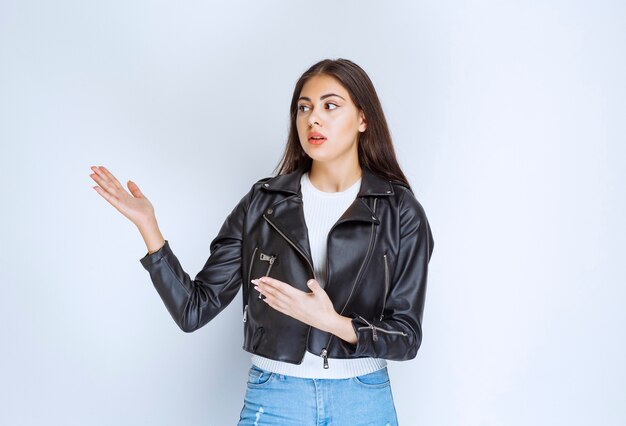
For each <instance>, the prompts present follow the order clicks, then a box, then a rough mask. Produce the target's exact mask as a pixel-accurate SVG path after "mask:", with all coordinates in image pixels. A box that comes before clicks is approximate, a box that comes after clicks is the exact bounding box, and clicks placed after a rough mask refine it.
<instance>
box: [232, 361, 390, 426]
mask: <svg viewBox="0 0 626 426" xmlns="http://www.w3.org/2000/svg"><path fill="white" fill-rule="evenodd" d="M397 424H398V419H397V417H396V409H395V406H394V403H393V396H392V393H391V383H390V382H389V375H388V374H387V367H385V368H382V369H380V370H378V371H375V372H373V373H369V374H364V375H362V376H357V377H352V378H349V379H306V378H301V377H293V376H286V375H283V374H277V373H272V372H270V371H266V370H263V369H261V368H259V367H257V366H256V365H252V367H251V368H250V370H249V372H248V388H247V390H246V396H245V400H244V405H243V408H242V409H241V415H240V418H239V423H238V424H237V425H238V426H248V425H254V426H261V425H281V426H344V425H345V426H369V425H371V426H397Z"/></svg>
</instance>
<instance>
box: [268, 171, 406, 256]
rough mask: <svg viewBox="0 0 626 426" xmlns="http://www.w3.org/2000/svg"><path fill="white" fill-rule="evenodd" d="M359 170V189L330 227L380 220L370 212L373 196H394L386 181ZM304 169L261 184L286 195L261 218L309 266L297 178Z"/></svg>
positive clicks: (308, 253) (306, 231)
mask: <svg viewBox="0 0 626 426" xmlns="http://www.w3.org/2000/svg"><path fill="white" fill-rule="evenodd" d="M361 170H362V178H361V187H360V188H359V192H358V194H357V196H356V198H355V200H354V201H353V202H352V204H351V205H350V206H349V207H348V208H347V209H346V211H345V212H344V213H343V214H342V215H341V217H340V218H339V219H338V220H337V222H336V223H335V224H334V225H333V227H332V228H331V230H332V229H333V228H334V227H335V226H337V225H339V224H340V223H344V222H352V221H356V222H366V223H376V224H379V223H380V221H379V220H378V218H377V217H376V215H375V214H374V212H373V200H374V198H375V197H380V196H390V195H393V193H394V191H393V186H392V185H391V183H390V182H389V181H386V180H385V179H382V178H380V177H378V176H377V175H375V174H373V173H372V172H371V171H370V170H369V169H367V168H365V167H362V168H361ZM306 171H307V169H305V168H300V169H297V170H295V171H293V172H291V173H287V174H284V175H279V176H275V177H273V178H271V179H269V180H267V181H266V182H265V183H264V185H263V189H264V190H266V191H271V192H283V193H285V195H286V196H285V198H283V199H281V200H279V201H278V202H276V203H274V204H273V205H272V207H271V208H270V209H268V210H266V211H265V213H264V217H265V219H266V220H267V221H268V222H270V224H271V225H273V226H274V227H275V228H277V230H279V231H280V232H281V233H282V234H284V235H283V236H284V237H285V238H287V239H288V240H289V241H290V242H291V243H292V244H294V245H295V246H296V248H297V249H299V250H300V251H301V252H302V253H303V255H304V256H305V257H306V258H307V259H308V261H309V262H310V264H311V265H312V263H313V262H312V259H311V249H310V245H309V238H308V229H307V227H306V223H305V219H304V209H303V203H302V192H301V190H300V178H301V177H302V174H303V173H305V172H306Z"/></svg>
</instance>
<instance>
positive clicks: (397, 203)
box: [140, 167, 434, 368]
mask: <svg viewBox="0 0 626 426" xmlns="http://www.w3.org/2000/svg"><path fill="white" fill-rule="evenodd" d="M304 172H306V170H305V169H302V168H301V169H298V170H296V171H294V172H291V173H288V174H284V175H279V176H275V177H266V178H263V179H260V180H259V181H257V182H255V183H254V184H253V185H252V188H251V189H250V190H249V191H248V193H247V194H245V195H244V196H243V198H242V199H241V200H240V201H239V203H238V204H237V205H236V206H235V208H234V209H233V210H232V212H231V213H230V214H229V215H228V217H227V218H226V220H225V221H224V223H223V225H222V227H221V229H220V230H219V232H218V234H217V236H216V237H215V238H214V239H213V241H211V243H210V247H209V248H210V254H209V257H208V259H207V261H206V263H205V265H204V267H203V268H202V270H201V271H200V272H198V274H197V275H196V276H195V278H194V279H193V280H192V279H191V278H190V276H189V275H188V274H187V273H186V272H185V271H184V270H183V268H182V267H181V264H180V262H179V261H178V259H177V257H176V256H175V255H174V253H173V251H172V249H171V247H170V245H169V241H167V240H166V241H165V245H164V246H163V247H161V248H160V249H159V250H158V251H156V252H154V253H152V254H146V255H145V256H144V257H143V258H141V259H140V261H141V264H142V265H143V267H144V268H145V269H146V270H147V271H148V272H149V273H150V277H151V280H152V282H153V284H154V286H155V288H156V290H157V292H158V293H159V296H160V297H161V299H162V300H163V302H164V304H165V306H166V307H167V309H168V311H169V313H170V314H171V316H172V318H173V319H174V321H175V322H176V324H178V326H179V327H180V328H181V329H182V330H183V331H185V332H192V331H194V330H197V329H199V328H200V327H202V326H204V325H205V324H207V323H208V322H209V321H211V320H212V319H213V318H214V317H215V316H216V315H217V314H218V313H220V312H221V311H222V310H223V309H224V308H225V307H226V306H228V304H229V303H230V302H231V301H232V300H233V299H234V298H235V296H236V295H237V293H238V292H239V290H240V289H242V300H241V309H242V327H243V336H244V339H243V346H242V347H243V349H244V350H246V351H248V352H251V353H255V354H258V355H261V356H264V357H267V358H271V359H275V360H279V361H285V362H290V363H294V364H299V363H300V362H301V361H302V358H303V357H304V353H305V351H306V350H307V349H308V350H309V351H310V352H312V353H314V354H318V355H320V356H323V357H324V358H325V359H326V358H329V359H331V368H332V358H358V357H375V358H385V359H389V360H396V361H401V360H408V359H412V358H414V357H415V356H416V354H417V350H418V349H419V347H420V344H421V341H422V316H423V311H424V299H425V296H426V281H427V275H428V263H429V261H430V257H431V255H432V251H433V245H434V241H433V237H432V234H431V229H430V225H429V223H428V220H427V218H426V214H425V212H424V209H423V208H422V205H421V204H420V203H419V202H418V200H417V199H416V198H415V196H414V194H413V192H412V191H411V190H410V189H409V188H408V187H406V186H404V185H402V184H400V183H396V182H391V181H387V180H385V179H382V178H380V177H379V176H377V175H375V174H373V173H372V172H371V171H370V170H369V169H367V168H364V167H362V180H361V187H360V189H359V192H358V194H357V196H356V199H355V200H354V202H353V203H352V204H351V205H350V206H349V207H348V209H347V210H346V211H345V212H344V213H343V215H342V216H341V217H340V218H339V219H338V220H337V222H336V223H335V224H334V225H333V226H332V228H331V230H330V231H329V234H328V244H327V247H328V253H327V259H328V265H327V277H326V281H325V282H326V285H325V288H324V290H325V291H326V292H327V293H328V296H329V298H330V300H331V301H332V302H333V305H334V307H335V310H336V311H337V312H338V313H340V314H341V315H344V316H348V317H350V318H352V327H353V328H354V331H355V333H356V335H357V339H358V341H357V343H356V344H354V345H353V344H350V343H348V342H346V341H344V340H342V339H340V338H338V337H336V336H334V335H332V334H330V333H327V332H324V331H321V330H319V329H316V328H314V327H311V326H309V325H307V324H305V323H303V322H301V321H299V320H296V319H294V318H292V317H290V316H288V315H285V314H283V313H281V312H279V311H277V310H275V309H274V308H272V307H271V306H269V305H268V304H267V303H265V302H264V301H263V300H262V299H260V298H259V292H257V291H256V290H254V286H253V284H252V283H251V282H250V281H251V280H252V279H254V278H259V277H261V276H271V277H273V278H276V279H278V280H280V281H284V282H286V283H289V284H291V285H292V286H294V287H295V288H298V289H300V290H302V291H305V292H310V289H309V288H308V287H307V285H306V283H307V281H308V280H309V279H311V278H316V277H315V275H314V270H313V262H312V259H311V250H310V246H309V240H308V231H307V227H306V223H305V220H304V211H303V208H302V193H301V192H300V178H301V176H302V173H304Z"/></svg>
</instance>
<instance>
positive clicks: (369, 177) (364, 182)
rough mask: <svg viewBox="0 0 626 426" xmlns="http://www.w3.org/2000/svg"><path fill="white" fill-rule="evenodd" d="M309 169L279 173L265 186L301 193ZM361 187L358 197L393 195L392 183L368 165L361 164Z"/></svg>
mask: <svg viewBox="0 0 626 426" xmlns="http://www.w3.org/2000/svg"><path fill="white" fill-rule="evenodd" d="M306 171H308V168H306V167H300V168H299V169H297V170H294V171H293V172H291V173H286V174H283V175H278V176H274V177H272V178H270V179H269V180H267V181H266V182H265V183H264V184H263V187H264V188H265V189H266V190H269V191H286V192H290V193H292V194H296V195H301V194H302V193H301V192H300V179H301V177H302V175H303V174H304V173H305V172H306ZM361 171H362V176H361V187H360V188H359V192H358V194H357V197H367V196H386V195H393V194H394V192H393V186H392V185H391V183H390V182H389V181H387V180H385V179H383V178H381V177H379V176H378V175H375V174H374V173H373V172H372V171H371V170H370V169H368V168H367V167H363V166H361Z"/></svg>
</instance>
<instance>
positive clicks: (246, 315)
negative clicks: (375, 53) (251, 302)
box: [243, 247, 259, 322]
mask: <svg viewBox="0 0 626 426" xmlns="http://www.w3.org/2000/svg"><path fill="white" fill-rule="evenodd" d="M258 248H259V247H255V248H254V251H253V252H252V258H251V259H250V267H249V268H248V283H247V284H246V285H247V286H248V291H249V289H250V282H251V280H252V265H253V264H254V255H255V254H256V251H257V250H258ZM247 301H248V300H247V299H246V302H247ZM247 320H248V304H247V303H246V306H244V308H243V322H246V321H247Z"/></svg>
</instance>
